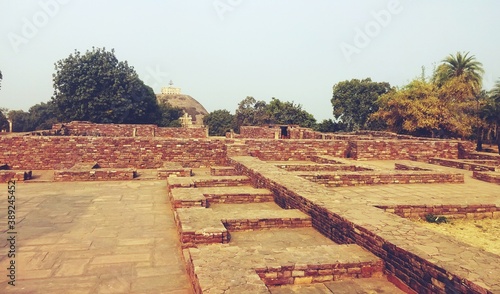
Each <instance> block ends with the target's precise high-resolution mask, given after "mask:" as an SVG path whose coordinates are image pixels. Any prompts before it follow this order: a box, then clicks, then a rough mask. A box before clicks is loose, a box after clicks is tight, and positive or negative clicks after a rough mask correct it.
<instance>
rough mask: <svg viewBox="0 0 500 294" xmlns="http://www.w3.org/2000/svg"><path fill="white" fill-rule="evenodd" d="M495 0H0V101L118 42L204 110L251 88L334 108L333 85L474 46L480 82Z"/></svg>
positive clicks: (427, 63)
mask: <svg viewBox="0 0 500 294" xmlns="http://www.w3.org/2000/svg"><path fill="white" fill-rule="evenodd" d="M499 11H500V1H494V0H482V1H472V0H470V1H469V0H461V1H456V0H455V1H451V0H441V1H431V0H421V1H412V0H381V1H378V0H354V1H346V0H344V1H340V0H315V1H305V0H253V1H249V0H196V1H195V0H191V1H189V0H142V1H137V0H136V1H130V0H100V1H97V0H0V71H1V72H2V74H3V80H2V82H1V89H0V107H5V108H8V109H11V110H19V109H22V110H25V111H27V110H28V109H29V108H30V107H31V106H33V105H35V104H37V103H40V102H48V101H49V100H50V99H51V96H52V94H53V91H54V90H53V82H52V75H53V74H54V72H55V70H54V63H55V62H57V61H58V60H61V59H64V58H66V57H68V56H69V55H70V54H71V53H73V52H74V51H75V50H78V51H80V52H82V53H84V52H86V51H87V50H91V49H92V47H100V48H102V47H105V48H106V49H108V50H111V49H114V50H115V54H116V56H117V58H118V59H119V60H120V61H127V62H128V64H129V65H131V66H133V67H134V68H135V70H136V72H137V73H138V74H139V77H140V78H141V79H142V80H143V81H144V82H145V83H146V84H147V85H149V86H151V87H152V88H153V89H154V91H155V92H156V93H159V92H160V91H161V87H164V86H168V83H169V81H170V80H172V81H173V83H174V86H175V87H180V88H181V89H182V93H184V94H188V95H191V96H192V97H194V98H195V99H196V100H198V101H199V102H200V103H201V104H202V105H203V106H205V108H206V109H207V110H208V111H209V112H211V111H214V110H217V109H227V110H229V111H230V112H232V113H234V110H235V109H236V108H237V105H238V103H239V102H240V101H241V100H243V99H244V98H245V97H247V96H253V97H254V98H256V99H257V100H264V101H270V99H271V98H272V97H275V98H278V99H280V100H282V101H293V102H294V103H296V104H300V105H302V107H303V109H305V110H306V111H308V112H310V113H312V114H313V115H314V116H315V117H316V119H317V120H318V121H320V120H323V119H328V118H333V114H332V105H331V102H330V99H331V97H332V87H333V86H334V85H335V84H336V83H338V82H341V81H345V80H351V79H364V78H368V77H369V78H371V79H372V80H373V81H376V82H389V83H390V84H391V86H398V87H401V86H403V85H405V84H407V83H408V82H409V81H411V80H412V79H414V78H416V77H420V76H421V75H422V67H425V75H426V76H430V75H431V74H432V71H433V69H434V68H435V66H436V65H438V64H439V63H440V61H441V60H443V59H444V58H445V57H446V56H448V55H450V54H455V53H456V52H458V51H461V52H470V54H472V55H474V56H475V57H476V59H477V60H478V61H480V62H481V63H482V64H483V67H484V70H485V75H484V78H483V84H484V89H486V90H489V89H491V87H492V86H493V85H494V83H495V81H497V80H499V79H500V58H499V55H498V52H500V50H499V47H500V35H499V34H498V29H499V28H500V18H499V17H498V12H499Z"/></svg>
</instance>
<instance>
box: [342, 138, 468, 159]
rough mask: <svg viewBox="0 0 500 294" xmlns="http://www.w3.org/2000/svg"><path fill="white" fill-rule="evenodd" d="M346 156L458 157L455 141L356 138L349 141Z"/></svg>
mask: <svg viewBox="0 0 500 294" xmlns="http://www.w3.org/2000/svg"><path fill="white" fill-rule="evenodd" d="M348 157H350V158H353V159H357V160H418V161H427V160H428V159H429V158H433V157H440V158H449V159H457V158H459V142H457V141H441V140H439V141H430V140H429V141H424V140H417V141H414V140H356V141H350V142H349V154H348Z"/></svg>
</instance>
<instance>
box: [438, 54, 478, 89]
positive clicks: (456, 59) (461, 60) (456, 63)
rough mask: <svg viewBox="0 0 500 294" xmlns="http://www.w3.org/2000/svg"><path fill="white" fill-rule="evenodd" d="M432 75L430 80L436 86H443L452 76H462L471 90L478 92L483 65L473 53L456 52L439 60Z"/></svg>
mask: <svg viewBox="0 0 500 294" xmlns="http://www.w3.org/2000/svg"><path fill="white" fill-rule="evenodd" d="M441 62H442V63H441V64H440V65H439V66H438V67H437V69H436V70H435V72H434V75H433V77H432V81H433V82H434V83H435V84H436V85H437V86H438V87H441V86H443V85H444V84H445V83H446V82H448V81H449V80H451V79H453V78H458V77H462V78H463V82H464V83H465V84H467V85H468V86H469V87H471V91H472V92H474V93H478V92H479V91H481V86H482V76H483V73H484V70H483V65H482V64H481V62H479V61H477V60H476V57H475V56H474V55H471V56H469V52H466V53H461V52H457V53H456V54H455V55H453V54H450V55H449V56H447V57H446V58H445V59H443V60H442V61H441Z"/></svg>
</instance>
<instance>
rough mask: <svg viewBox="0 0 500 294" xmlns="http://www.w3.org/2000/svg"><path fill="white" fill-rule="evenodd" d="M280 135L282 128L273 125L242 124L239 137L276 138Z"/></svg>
mask: <svg viewBox="0 0 500 294" xmlns="http://www.w3.org/2000/svg"><path fill="white" fill-rule="evenodd" d="M279 136H280V129H279V128H275V127H273V126H265V127H253V126H241V127H240V135H239V136H238V138H253V139H275V138H276V137H279Z"/></svg>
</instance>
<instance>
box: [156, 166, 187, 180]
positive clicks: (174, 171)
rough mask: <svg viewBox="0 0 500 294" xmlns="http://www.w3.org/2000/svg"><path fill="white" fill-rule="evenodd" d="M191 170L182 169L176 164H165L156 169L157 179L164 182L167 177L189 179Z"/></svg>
mask: <svg viewBox="0 0 500 294" xmlns="http://www.w3.org/2000/svg"><path fill="white" fill-rule="evenodd" d="M192 175H193V170H192V169H191V168H184V167H182V165H180V164H178V163H171V162H165V163H164V164H163V166H162V167H160V168H158V169H157V176H156V177H157V179H158V180H164V179H167V178H168V177H191V176H192Z"/></svg>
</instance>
